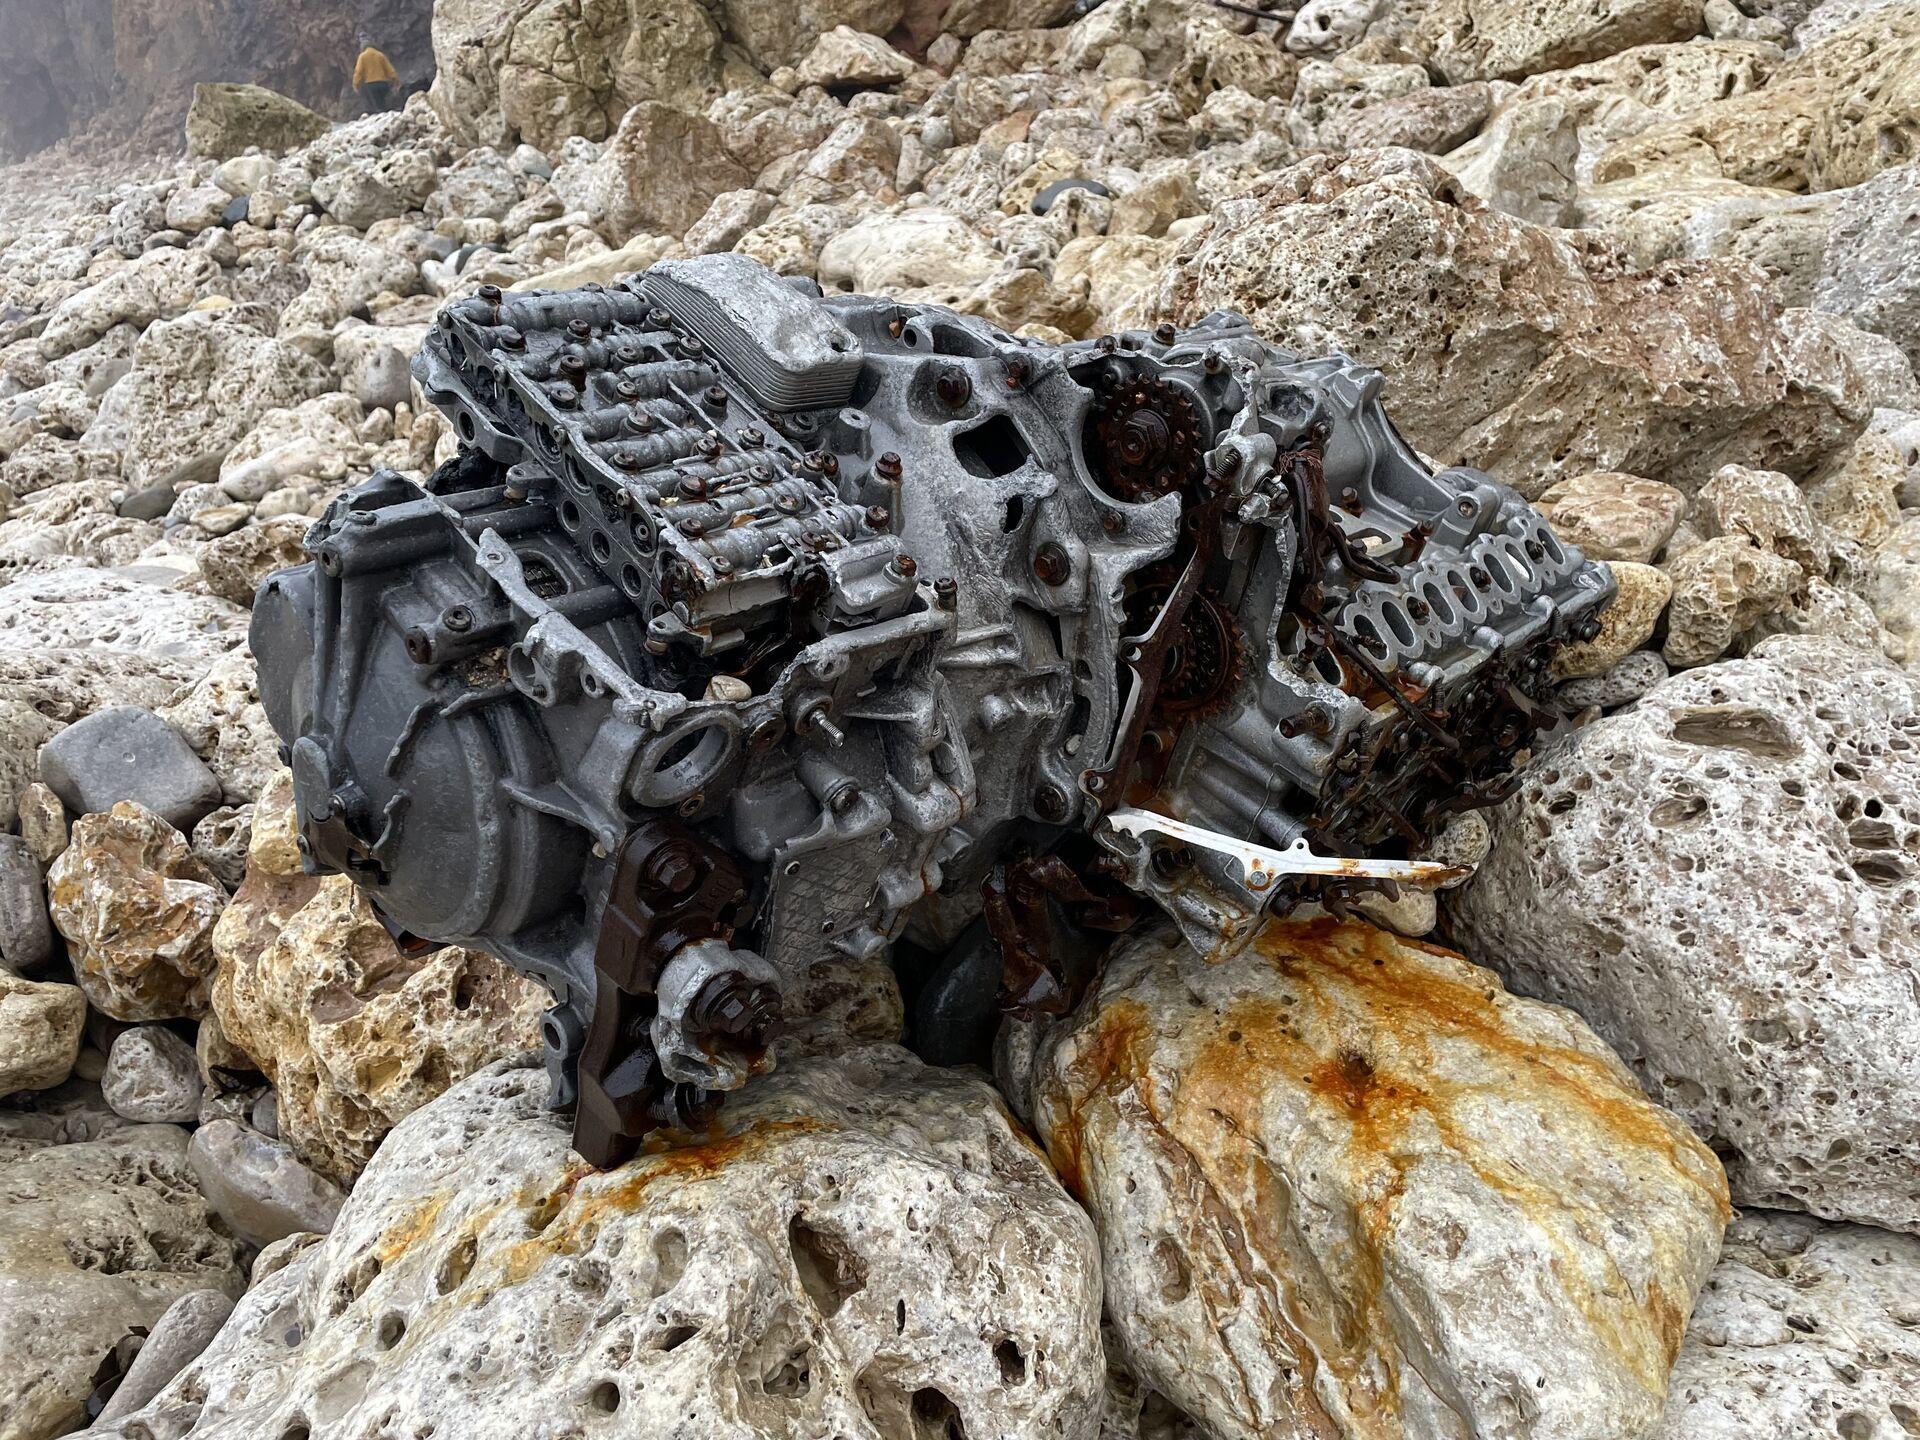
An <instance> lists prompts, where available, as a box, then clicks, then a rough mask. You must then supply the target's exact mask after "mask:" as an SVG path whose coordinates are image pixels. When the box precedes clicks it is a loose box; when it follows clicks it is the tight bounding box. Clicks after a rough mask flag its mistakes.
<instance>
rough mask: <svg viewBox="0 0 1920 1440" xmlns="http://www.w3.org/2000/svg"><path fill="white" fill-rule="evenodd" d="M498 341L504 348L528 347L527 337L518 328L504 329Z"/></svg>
mask: <svg viewBox="0 0 1920 1440" xmlns="http://www.w3.org/2000/svg"><path fill="white" fill-rule="evenodd" d="M496 343H497V344H498V345H499V346H500V348H501V349H502V350H524V349H526V348H527V337H526V336H524V335H522V334H521V333H520V332H519V331H518V330H502V331H501V332H500V335H499V338H498V340H497V342H496Z"/></svg>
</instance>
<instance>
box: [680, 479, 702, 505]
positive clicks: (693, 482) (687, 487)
mask: <svg viewBox="0 0 1920 1440" xmlns="http://www.w3.org/2000/svg"><path fill="white" fill-rule="evenodd" d="M680 493H681V494H682V495H684V496H686V497H687V499H689V500H698V499H700V498H701V497H702V496H704V495H705V494H706V493H707V482H706V481H705V480H702V479H701V478H700V477H699V476H698V475H687V476H684V477H682V479H681V481H680Z"/></svg>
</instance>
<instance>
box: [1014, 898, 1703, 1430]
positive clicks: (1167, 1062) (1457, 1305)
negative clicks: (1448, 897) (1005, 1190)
mask: <svg viewBox="0 0 1920 1440" xmlns="http://www.w3.org/2000/svg"><path fill="white" fill-rule="evenodd" d="M1032 1088H1033V1102H1034V1113H1035V1119H1036V1122H1037V1124H1038V1127H1039V1131H1040V1133H1041V1135H1042V1136H1043V1137H1044V1139H1045V1142H1046V1145H1047V1150H1048V1153H1049V1154H1050V1155H1051V1156H1052V1157H1053V1159H1054V1162H1055V1164H1056V1165H1057V1166H1058V1167H1059V1170H1060V1173H1061V1175H1062V1177H1063V1178H1064V1179H1065V1180H1066V1182H1067V1184H1068V1186H1069V1187H1070V1188H1071V1189H1073V1190H1074V1191H1075V1193H1076V1194H1077V1195H1079V1196H1080V1198H1081V1199H1082V1201H1083V1202H1084V1203H1085V1204H1086V1205H1087V1206H1088V1208H1089V1209H1090V1210H1091V1211H1092V1212H1093V1215H1094V1218H1095V1221H1096V1223H1097V1224H1098V1226H1099V1228H1100V1232H1101V1244H1102V1254H1103V1257H1104V1259H1105V1262H1106V1277H1107V1278H1106V1288H1107V1308H1108V1313H1109V1316H1110V1317H1111V1320H1112V1322H1113V1324H1114V1326H1115V1327H1116V1329H1117V1330H1118V1332H1119V1334H1120V1337H1121V1339H1122V1340H1123V1342H1124V1344H1125V1346H1126V1350H1127V1353H1128V1355H1129V1357H1130V1358H1131V1360H1132V1361H1133V1363H1134V1365H1135V1367H1136V1369H1137V1370H1138V1371H1139V1373H1140V1374H1141V1376H1142V1377H1143V1378H1144V1379H1146V1380H1147V1381H1148V1382H1149V1383H1151V1384H1152V1385H1153V1386H1154V1388H1156V1389H1158V1390H1160V1391H1162V1392H1164V1393H1165V1394H1166V1395H1167V1396H1168V1397H1169V1398H1170V1399H1171V1400H1172V1401H1174V1403H1175V1404H1177V1405H1178V1406H1179V1407H1180V1408H1181V1409H1182V1410H1184V1411H1186V1412H1187V1413H1188V1414H1190V1415H1192V1416H1193V1417H1194V1418H1195V1419H1197V1420H1198V1421H1200V1422H1201V1424H1202V1425H1203V1426H1205V1427H1206V1429H1207V1431H1208V1433H1210V1434H1212V1435H1215V1436H1218V1437H1222V1440H1252V1437H1255V1436H1262V1437H1264V1436H1297V1437H1320V1436H1342V1437H1347V1440H1370V1437H1406V1440H1415V1437H1419V1440H1425V1437H1430V1436H1441V1435H1462V1436H1464V1435H1468V1434H1480V1435H1511V1436H1528V1437H1537V1440H1545V1437H1576V1436H1577V1437H1587V1440H1619V1437H1622V1436H1628V1435H1635V1434H1639V1433H1641V1432H1642V1431H1644V1430H1645V1429H1646V1428H1647V1427H1648V1426H1649V1425H1650V1424H1651V1423H1652V1422H1653V1421H1654V1420H1655V1419H1656V1418H1657V1417H1658V1415H1659V1413H1660V1408H1661V1403H1662V1400H1663V1397H1664V1394H1665V1390H1666V1382H1667V1372H1668V1368H1669V1367H1670V1366H1671V1365H1672V1363H1673V1358H1674V1355H1675V1353H1676V1352H1677V1351H1678V1349H1679V1346H1680V1340H1681V1334H1682V1332H1683V1330H1684V1327H1685V1324H1686V1318H1687V1312H1688V1310H1689V1309H1690V1308H1691V1306H1692V1303H1693V1298H1694V1295H1695V1294H1696V1292H1697V1291H1698V1289H1699V1286H1700V1284H1701V1282H1702V1281H1703V1280H1704V1279H1705V1277H1706V1275H1707V1273H1708V1271H1709V1270H1710V1269H1711V1267H1712V1264H1713V1259H1714V1255H1715V1253H1716V1251H1717V1249H1718V1247H1719V1242H1720V1234H1721V1230H1722V1227H1723V1226H1724V1225H1725V1223H1726V1220H1727V1217H1728V1213H1729V1212H1728V1209H1727V1203H1726V1184H1725V1180H1724V1178H1723V1177H1722V1175H1721V1173H1720V1167H1719V1165H1718V1163H1717V1162H1716V1161H1715V1160H1714V1158H1713V1155H1712V1154H1711V1152H1709V1151H1708V1150H1707V1149H1706V1147H1705V1146H1703V1145H1701V1144H1700V1143H1699V1142H1698V1141H1697V1140H1695V1139H1694V1138H1693V1136H1692V1135H1691V1134H1690V1133H1689V1132H1688V1131H1687V1129H1686V1127H1685V1126H1684V1125H1682V1124H1681V1123H1680V1121H1679V1120H1678V1119H1676V1118H1675V1117H1673V1116H1671V1115H1669V1114H1667V1113H1666V1112H1665V1111H1663V1110H1661V1109H1659V1108H1658V1107H1657V1106H1655V1105H1653V1104H1651V1103H1650V1102H1649V1101H1648V1100H1647V1099H1646V1098H1645V1097H1644V1096H1643V1095H1642V1094H1641V1093H1640V1091H1639V1089H1638V1087H1636V1086H1635V1084H1634V1083H1633V1079H1632V1077H1631V1076H1630V1075H1629V1074H1628V1072H1627V1070H1626V1069H1625V1067H1624V1066H1622V1065H1621V1064H1620V1062H1619V1061H1618V1060H1617V1059H1616V1058H1615V1057H1614V1056H1613V1054H1612V1052H1611V1051H1609V1050H1608V1049H1607V1048H1606V1046H1605V1045H1604V1044H1602V1043H1601V1042H1600V1041H1599V1040H1598V1039H1597V1038H1596V1037H1595V1036H1594V1035H1593V1033H1592V1032H1591V1031H1589V1030H1588V1029H1587V1027H1586V1026H1585V1025H1584V1024H1583V1023H1582V1022H1581V1021H1580V1019H1579V1017H1577V1016H1576V1015H1574V1014H1573V1013H1572V1012H1571V1011H1567V1010H1562V1009H1559V1008H1557V1007H1553V1006H1548V1005H1542V1004H1539V1003H1538V1002H1535V1001H1531V1000H1525V999H1521V998H1519V997H1516V996H1511V995H1508V994H1506V993H1505V992H1504V991H1503V990H1502V989H1501V988H1500V984H1499V982H1498V980H1496V979H1495V978H1494V976H1493V975H1492V974H1491V973H1490V972H1488V971H1485V970H1481V969H1478V968H1476V967H1475V966H1472V965H1470V964H1468V963H1467V962H1465V961H1464V960H1462V959H1461V958H1460V957H1459V956H1457V955H1453V954H1450V953H1449V952H1447V951H1444V950H1439V949H1436V948H1434V947H1431V946H1427V945H1422V944H1418V943H1415V942H1409V941H1404V940H1399V939H1396V938H1395V937H1393V936H1390V935H1387V934H1385V933H1384V932H1382V931H1378V930H1375V929H1373V928H1372V927H1370V926H1367V925H1364V924H1360V923H1357V922H1346V923H1343V922H1339V921H1334V920H1330V919H1319V920H1311V921H1295V922H1286V923H1275V924H1273V925H1271V926H1270V927H1269V928H1268V929H1267V930H1266V931H1265V932H1264V934H1263V935H1262V936H1261V937H1260V938H1259V939H1258V940H1257V941H1256V944H1255V948H1253V949H1252V950H1250V951H1248V952H1246V953H1244V954H1242V955H1240V956H1238V957H1236V958H1233V959H1230V960H1219V961H1215V962H1213V963H1209V962H1207V961H1206V960H1203V959H1201V958H1200V957H1198V956H1197V955H1195V954H1194V953H1193V952H1192V951H1190V950H1188V949H1187V948H1186V947H1185V946H1183V945H1181V944H1180V943H1178V941H1177V940H1175V939H1174V938H1173V937H1172V936H1171V935H1170V934H1169V933H1167V932H1157V933H1149V934H1143V935H1140V936H1139V937H1138V938H1135V939H1132V940H1129V941H1127V942H1123V944H1122V946H1121V947H1120V948H1119V949H1118V950H1117V951H1116V952H1114V953H1113V954H1112V955H1111V956H1110V957H1109V960H1108V962H1107V968H1106V972H1105V975H1104V977H1103V979H1102V980H1101V982H1100V984H1099V986H1098V987H1097V989H1096V990H1095V991H1094V993H1093V994H1092V995H1091V996H1090V997H1089V998H1088V1000H1087V1001H1086V1002H1085V1003H1084V1004H1083V1005H1082V1007H1081V1008H1080V1010H1079V1011H1078V1012H1076V1013H1075V1015H1074V1016H1072V1017H1071V1018H1070V1019H1068V1020H1067V1021H1065V1022H1062V1023H1060V1024H1059V1025H1057V1026H1056V1027H1055V1028H1054V1029H1053V1031H1052V1032H1051V1033H1050V1034H1049V1035H1048V1036H1047V1037H1046V1038H1045V1040H1044V1041H1043V1042H1042V1049H1041V1053H1040V1055H1039V1057H1038V1061H1037V1065H1036V1067H1035V1071H1034V1079H1033V1081H1032Z"/></svg>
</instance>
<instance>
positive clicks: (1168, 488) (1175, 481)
mask: <svg viewBox="0 0 1920 1440" xmlns="http://www.w3.org/2000/svg"><path fill="white" fill-rule="evenodd" d="M1092 442H1093V443H1092V445H1091V446H1090V451H1091V453H1090V455H1089V457H1088V458H1089V459H1090V460H1091V461H1092V462H1093V465H1094V467H1095V470H1096V471H1097V473H1098V474H1099V476H1100V483H1101V485H1102V486H1103V487H1104V488H1105V489H1106V490H1107V491H1108V493H1109V494H1112V495H1114V496H1117V497H1118V498H1119V499H1122V500H1128V501H1142V500H1148V499H1152V498H1154V497H1156V496H1159V495H1163V494H1167V493H1169V492H1173V491H1185V490H1187V489H1188V488H1190V487H1191V485H1192V484H1193V482H1194V481H1195V480H1197V479H1198V478H1199V475H1200V457H1201V453H1202V450H1203V447H1204V435H1203V431H1202V428H1201V423H1200V414H1199V412H1198V411H1197V410H1196V409H1194V405H1193V401H1192V400H1191V399H1189V398H1188V396H1187V393H1186V391H1185V390H1183V389H1182V388H1181V387H1180V386H1178V385H1175V384H1171V383H1170V382H1168V381H1165V380H1161V379H1158V378H1156V377H1152V376H1148V377H1143V378H1140V379H1134V380H1128V381H1126V382H1124V383H1123V384H1121V385H1118V386H1116V387H1115V388H1114V389H1113V390H1111V391H1109V392H1108V393H1107V394H1106V395H1104V396H1103V397H1102V398H1101V400H1100V402H1099V403H1098V405H1097V406H1096V407H1095V410H1094V423H1093V429H1092Z"/></svg>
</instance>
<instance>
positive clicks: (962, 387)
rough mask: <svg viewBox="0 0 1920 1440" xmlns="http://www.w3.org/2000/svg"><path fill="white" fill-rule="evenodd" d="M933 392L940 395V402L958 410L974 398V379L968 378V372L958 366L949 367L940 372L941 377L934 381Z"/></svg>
mask: <svg viewBox="0 0 1920 1440" xmlns="http://www.w3.org/2000/svg"><path fill="white" fill-rule="evenodd" d="M933 393H934V394H936V395H938V396H939V397H940V403H941V404H942V405H945V406H946V407H947V408H948V409H949V410H958V409H959V408H960V407H961V406H962V405H964V404H966V403H967V401H968V400H970V399H972V398H973V381H971V380H969V379H968V378H967V372H966V371H964V370H961V369H959V368H957V367H949V368H948V369H945V370H942V371H941V372H940V378H939V379H938V380H935V381H934V382H933Z"/></svg>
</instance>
